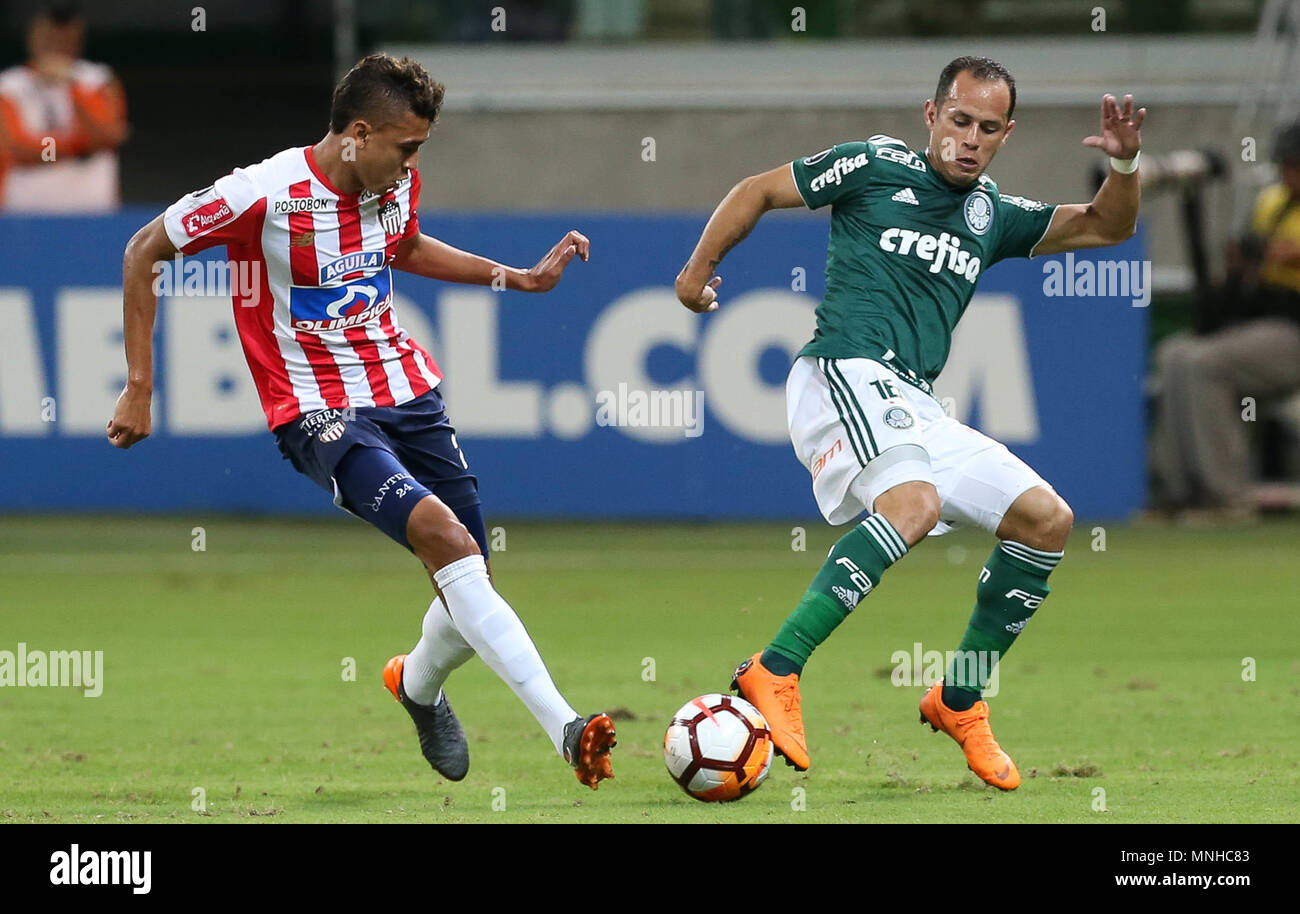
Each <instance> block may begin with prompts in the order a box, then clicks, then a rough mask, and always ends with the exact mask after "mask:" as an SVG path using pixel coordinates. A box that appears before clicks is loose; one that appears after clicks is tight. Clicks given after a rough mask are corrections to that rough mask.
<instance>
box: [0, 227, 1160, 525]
mask: <svg viewBox="0 0 1300 914" xmlns="http://www.w3.org/2000/svg"><path fill="white" fill-rule="evenodd" d="M156 212H157V211H156V210H149V209H144V208H133V209H127V210H125V211H123V212H121V213H119V214H116V215H113V216H103V217H40V218H36V217H33V218H19V217H7V218H3V219H0V252H2V253H0V258H3V260H2V262H3V279H2V280H0V321H2V322H3V326H4V327H5V328H6V329H5V341H4V346H3V350H0V466H2V467H3V474H2V475H0V510H3V511H10V512H13V511H78V510H91V511H102V510H123V511H143V512H154V511H179V510H208V511H228V512H252V513H277V514H278V513H295V514H296V513H326V512H330V511H334V510H336V509H334V508H333V507H332V505H331V504H330V500H329V498H328V497H326V496H325V494H324V493H323V492H321V491H320V490H319V489H317V488H316V487H315V486H314V485H313V484H312V483H311V482H309V481H308V480H307V479H306V478H304V477H300V476H298V475H297V474H296V473H294V471H293V470H292V468H291V467H290V466H289V464H288V463H287V462H285V461H283V460H282V459H281V458H280V455H279V452H278V451H277V449H276V446H275V442H274V439H273V437H272V436H271V435H270V434H269V433H268V432H267V429H266V426H265V421H264V418H263V414H262V411H261V408H260V407H259V404H258V400H257V396H256V392H255V390H254V388H253V384H252V380H251V377H250V376H249V373H248V369H247V367H246V365H245V363H244V358H243V352H242V350H241V348H240V345H239V340H238V338H237V336H236V335H235V332H234V322H233V319H232V316H231V304H230V301H229V297H228V296H227V297H224V298H223V297H222V296H221V295H212V294H209V295H194V294H184V293H185V289H184V288H181V289H177V290H173V291H175V292H178V293H181V294H174V295H170V296H164V297H163V298H162V299H161V300H160V302H159V312H158V331H157V335H156V338H155V352H156V363H155V403H154V431H153V434H152V436H151V437H150V438H148V439H147V440H145V441H144V442H141V443H140V444H138V445H136V446H135V447H134V448H132V449H130V450H128V451H121V450H118V449H116V448H113V447H112V446H110V445H109V444H108V443H107V441H106V439H105V437H104V428H105V426H106V424H107V421H108V419H109V417H110V416H111V415H112V411H113V405H114V402H115V400H116V398H117V395H118V393H119V392H120V391H121V388H122V383H123V380H124V378H125V362H124V357H123V353H122V329H121V322H122V311H121V263H122V251H123V248H124V247H125V245H126V242H127V240H128V239H129V238H130V236H131V234H132V233H133V232H134V231H135V230H136V229H137V228H138V227H139V226H140V225H142V224H144V223H145V222H147V221H148V220H149V219H150V218H152V217H153V216H154V215H155V214H156ZM703 222H704V216H703V215H698V216H638V215H607V214H600V215H596V214H546V215H526V216H518V215H510V216H505V215H500V216H498V215H473V216H469V215H465V216H460V215H444V214H438V213H430V214H428V215H425V216H424V217H423V218H422V225H423V228H424V230H425V231H426V232H428V233H429V234H432V235H435V236H437V237H439V238H442V239H443V240H445V241H447V242H448V243H450V244H453V245H456V246H457V247H461V248H464V249H467V250H472V251H475V252H478V253H482V254H485V255H487V256H490V257H492V258H493V259H496V260H499V261H501V262H504V263H510V264H513V265H517V266H527V265H531V264H533V263H534V262H536V261H537V260H538V259H539V258H540V257H541V255H542V254H543V253H545V252H546V251H547V250H548V249H549V248H550V246H551V245H552V244H554V243H555V242H556V241H557V240H559V238H560V237H561V236H562V235H563V233H564V232H565V231H567V230H568V229H570V228H576V229H578V230H580V231H582V232H584V233H585V234H586V235H587V236H588V237H590V238H591V241H592V252H591V260H590V262H589V263H580V262H576V261H575V262H574V263H573V264H572V265H570V267H569V268H568V270H567V272H566V273H565V275H564V278H563V281H562V282H561V283H560V285H559V286H558V287H557V288H556V289H555V290H553V291H552V292H550V293H548V294H545V295H527V294H524V293H518V292H494V291H492V290H491V289H488V288H483V287H465V286H453V285H448V284H445V283H438V282H433V281H430V280H426V279H422V278H419V277H415V276H411V275H409V274H406V273H400V272H395V273H393V285H394V290H395V308H396V313H397V317H398V320H399V321H400V322H401V323H402V324H403V325H404V326H405V327H406V329H407V330H408V331H409V332H410V333H411V335H412V336H413V337H414V338H415V339H416V340H418V341H419V342H421V343H422V344H423V345H424V346H425V347H426V348H427V349H429V350H430V351H431V352H432V353H433V354H434V356H435V358H436V359H437V360H438V362H439V365H440V366H441V367H442V369H443V371H444V372H445V374H446V379H445V381H444V382H443V392H444V396H445V397H446V399H447V402H448V414H449V416H450V418H451V421H452V423H453V424H454V425H455V426H457V428H458V429H459V431H460V436H459V437H460V441H461V444H462V446H463V448H464V450H465V453H466V455H467V457H468V459H469V461H470V465H471V468H472V469H473V470H474V471H475V472H476V474H477V475H478V477H479V483H480V490H481V493H482V497H483V501H484V505H485V509H486V510H487V512H488V513H489V515H490V516H491V515H511V516H539V517H542V516H544V517H575V518H597V517H624V518H628V517H665V518H669V517H672V518H808V519H811V518H813V517H815V516H816V506H815V504H814V502H813V499H812V493H811V486H810V484H809V479H808V474H807V471H805V470H804V469H803V468H802V467H801V466H800V464H799V463H798V462H797V460H796V459H795V456H794V452H793V449H792V448H791V446H790V443H789V440H788V438H787V436H786V427H785V422H786V420H785V397H784V381H785V375H786V372H787V371H788V368H789V365H790V361H791V358H792V356H793V353H794V352H795V351H796V350H797V349H798V348H799V347H800V346H802V345H803V343H805V342H806V341H807V340H808V339H809V338H810V337H811V334H812V329H813V309H814V307H815V306H816V303H817V301H818V300H819V299H820V295H821V291H822V284H823V276H822V270H823V266H824V263H825V250H826V237H827V220H826V219H825V217H824V216H820V215H813V214H805V213H773V214H770V215H769V216H767V217H765V218H764V220H763V221H762V223H761V224H760V225H759V226H758V227H757V228H756V229H755V231H754V232H753V234H752V235H751V236H750V237H749V238H748V239H747V240H746V241H745V242H744V243H743V244H741V245H740V246H738V247H737V248H736V249H735V250H734V251H732V252H731V253H730V254H729V255H728V257H727V260H726V262H725V263H724V264H723V268H722V271H721V272H722V275H723V277H724V283H723V286H722V288H721V290H720V292H721V302H722V307H721V308H720V309H719V310H718V311H716V312H714V313H712V314H708V315H696V314H693V313H691V312H689V311H687V310H686V309H685V308H683V307H682V306H681V305H680V304H678V302H677V300H676V298H675V296H674V293H673V279H674V277H675V275H676V273H677V271H678V269H679V268H680V267H681V265H682V263H683V262H684V261H685V259H686V257H687V255H688V254H689V252H690V250H691V248H692V246H693V245H694V243H695V240H696V238H697V237H698V235H699V232H700V230H701V228H702V226H703ZM223 252H224V249H221V248H218V249H216V250H215V251H213V252H207V253H205V255H203V256H201V257H199V258H195V260H197V261H200V263H201V264H206V263H208V262H217V261H219V260H220V255H221V254H223ZM1097 258H1104V259H1105V260H1106V261H1107V263H1108V264H1109V266H1110V268H1111V269H1112V271H1113V268H1114V267H1115V265H1116V264H1120V265H1122V266H1124V267H1125V268H1127V267H1128V266H1129V264H1130V263H1134V264H1135V265H1141V264H1144V263H1145V261H1144V255H1143V245H1142V241H1141V236H1140V235H1139V236H1138V237H1136V238H1134V239H1132V240H1130V241H1128V242H1126V243H1125V244H1124V245H1121V246H1118V247H1114V248H1107V249H1104V250H1102V251H1095V252H1086V253H1077V254H1075V255H1072V256H1070V259H1069V260H1068V261H1067V260H1066V259H1065V258H1062V257H1056V258H1038V259H1035V260H1033V261H1026V260H1015V261H1007V262H1004V263H1001V264H998V265H996V266H994V267H992V268H990V269H988V270H987V271H986V272H985V273H984V275H982V276H981V277H980V280H979V294H978V295H977V296H976V299H975V301H974V302H973V303H972V305H971V307H970V309H969V310H968V312H967V314H966V316H965V318H964V319H963V321H962V322H961V324H960V325H959V326H958V328H957V334H956V336H955V338H954V346H953V352H952V356H951V359H950V361H949V364H948V367H947V368H946V369H945V371H944V373H943V375H942V376H941V377H940V379H939V384H938V385H937V395H938V396H939V398H940V399H941V400H942V401H944V402H945V405H946V407H947V408H949V409H950V411H951V412H952V414H953V415H955V416H956V417H957V418H958V419H960V420H961V421H963V422H967V423H969V424H972V425H974V426H976V427H978V428H980V429H981V430H983V431H984V432H986V433H987V434H989V435H991V436H993V437H994V438H997V439H998V440H1000V441H1002V442H1004V443H1005V444H1007V446H1008V447H1010V448H1011V449H1012V451H1014V452H1015V453H1016V454H1018V455H1019V456H1020V457H1021V458H1023V459H1024V460H1026V461H1027V462H1028V463H1029V464H1030V465H1031V466H1033V467H1034V468H1035V469H1036V470H1037V471H1038V472H1039V473H1040V474H1041V475H1043V476H1044V478H1046V479H1047V480H1048V481H1050V482H1051V483H1052V484H1053V485H1054V486H1055V487H1056V488H1057V489H1058V491H1060V492H1061V494H1062V495H1063V496H1064V497H1065V498H1066V499H1067V500H1068V501H1069V502H1070V503H1071V504H1072V505H1073V507H1074V509H1075V512H1076V514H1077V515H1078V516H1079V517H1081V518H1090V519H1104V518H1119V517H1122V516H1125V515H1127V514H1129V513H1130V512H1132V511H1134V510H1135V509H1137V508H1138V507H1139V506H1140V504H1141V501H1142V497H1143V466H1144V458H1143V441H1144V430H1143V409H1142V394H1141V390H1142V373H1143V365H1144V352H1145V340H1146V309H1145V308H1144V307H1142V305H1143V304H1144V302H1143V301H1140V300H1137V296H1136V295H1135V294H1134V291H1133V288H1132V284H1128V285H1125V284H1122V283H1121V284H1119V285H1116V286H1114V287H1113V288H1106V289H1102V290H1100V291H1106V292H1110V293H1115V294H1104V295H1103V294H1098V291H1099V290H1098V288H1097V283H1095V282H1094V283H1093V284H1091V285H1088V286H1085V285H1084V284H1083V283H1082V282H1079V281H1076V280H1078V279H1079V277H1082V276H1083V275H1084V274H1086V273H1090V271H1092V270H1093V268H1094V267H1097V269H1098V270H1100V269H1101V268H1100V266H1099V265H1098V264H1097V263H1096V260H1097ZM190 268H193V269H194V270H195V272H196V274H197V272H199V270H200V266H199V265H197V264H189V265H187V267H186V269H190ZM1094 275H1100V273H1099V272H1098V273H1096V274H1094ZM1147 275H1148V276H1149V265H1148V266H1147ZM208 277H209V279H210V278H211V271H209V274H208ZM1112 278H1113V276H1112ZM1062 280H1064V282H1063V283H1062ZM1103 285H1105V284H1103ZM196 288H198V289H199V290H200V291H211V289H212V286H211V283H210V282H209V283H205V284H203V285H201V286H196ZM1146 291H1147V292H1148V293H1149V283H1148V285H1147V287H1146ZM1119 293H1123V294H1119Z"/></svg>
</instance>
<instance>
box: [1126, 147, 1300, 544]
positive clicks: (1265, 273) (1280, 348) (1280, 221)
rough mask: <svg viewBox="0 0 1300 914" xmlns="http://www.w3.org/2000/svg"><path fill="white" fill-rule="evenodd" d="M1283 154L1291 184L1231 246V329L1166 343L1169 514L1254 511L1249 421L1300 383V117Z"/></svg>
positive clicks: (1155, 446) (1224, 515) (1160, 433)
mask: <svg viewBox="0 0 1300 914" xmlns="http://www.w3.org/2000/svg"><path fill="white" fill-rule="evenodd" d="M1274 158H1275V159H1276V160H1277V163H1278V166H1279V169H1280V171H1281V181H1280V182H1279V183H1277V184H1274V185H1271V186H1269V187H1266V188H1264V189H1263V190H1262V191H1261V192H1260V194H1259V196H1258V198H1257V199H1256V201H1255V209H1254V215H1253V217H1252V220H1251V226H1250V231H1249V232H1248V233H1247V234H1246V235H1245V237H1243V238H1242V239H1241V241H1239V242H1237V243H1235V244H1232V245H1230V246H1229V251H1228V262H1229V283H1228V289H1227V295H1228V297H1229V298H1230V301H1229V302H1228V309H1227V315H1226V316H1227V324H1226V326H1224V327H1222V328H1221V329H1217V330H1215V331H1214V332H1212V333H1208V334H1203V335H1196V334H1193V333H1179V334H1175V335H1174V336H1172V337H1170V338H1169V339H1167V340H1165V341H1164V342H1162V343H1161V344H1160V346H1159V347H1158V348H1157V349H1156V355H1155V378H1154V382H1155V383H1154V389H1155V394H1156V397H1157V403H1156V416H1155V422H1154V425H1153V427H1152V434H1151V442H1150V448H1151V452H1150V458H1151V471H1152V502H1153V506H1154V507H1155V508H1156V509H1157V511H1160V512H1186V511H1189V510H1190V511H1191V512H1192V514H1193V515H1201V514H1204V515H1209V516H1210V517H1211V518H1218V519H1248V518H1250V517H1252V516H1254V514H1255V513H1257V511H1258V507H1257V505H1256V504H1255V503H1254V502H1253V500H1252V499H1251V497H1250V488H1251V484H1252V480H1251V475H1252V460H1251V449H1250V436H1249V430H1250V428H1251V426H1250V425H1249V424H1248V422H1249V420H1251V419H1254V418H1256V417H1257V416H1259V415H1262V414H1261V413H1259V412H1258V410H1261V409H1265V408H1266V407H1267V406H1268V405H1270V402H1271V401H1276V400H1277V399H1278V398H1281V397H1285V396H1287V395H1289V394H1293V393H1295V392H1296V391H1298V390H1300V122H1297V123H1295V124H1292V125H1291V126H1289V127H1287V128H1285V129H1283V130H1282V131H1281V132H1280V133H1279V134H1278V138H1277V142H1276V144H1275V150H1274ZM1246 397H1250V398H1251V400H1250V401H1247V403H1246V404H1245V405H1243V402H1242V401H1243V399H1244V398H1246Z"/></svg>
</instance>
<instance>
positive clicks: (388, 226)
mask: <svg viewBox="0 0 1300 914" xmlns="http://www.w3.org/2000/svg"><path fill="white" fill-rule="evenodd" d="M379 222H380V224H381V225H383V227H384V232H386V233H387V234H389V235H400V234H401V233H402V208H401V207H400V206H398V205H397V201H396V200H394V199H392V198H389V199H388V200H386V201H384V205H383V206H381V207H379Z"/></svg>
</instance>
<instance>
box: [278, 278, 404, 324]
mask: <svg viewBox="0 0 1300 914" xmlns="http://www.w3.org/2000/svg"><path fill="white" fill-rule="evenodd" d="M392 304H393V276H392V271H391V270H388V269H387V268H385V269H383V270H381V271H380V272H378V273H376V274H375V275H374V276H368V277H366V278H365V279H356V280H353V281H352V282H350V283H347V284H345V285H341V286H334V287H333V288H330V289H321V288H317V287H315V286H290V287H289V321H290V323H291V324H292V325H293V329H294V330H304V331H306V332H308V333H328V332H329V331H331V330H346V329H347V328H349V327H360V326H361V325H362V324H367V323H369V322H370V321H372V320H374V319H375V318H377V317H379V316H380V315H381V314H383V313H384V312H385V311H387V310H388V309H389V308H390V307H392Z"/></svg>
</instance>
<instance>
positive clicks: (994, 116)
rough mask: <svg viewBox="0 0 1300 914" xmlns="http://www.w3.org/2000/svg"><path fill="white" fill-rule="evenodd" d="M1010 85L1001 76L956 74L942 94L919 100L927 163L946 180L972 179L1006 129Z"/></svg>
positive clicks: (999, 144)
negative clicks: (927, 131) (944, 95)
mask: <svg viewBox="0 0 1300 914" xmlns="http://www.w3.org/2000/svg"><path fill="white" fill-rule="evenodd" d="M1010 107H1011V89H1010V87H1009V86H1008V85H1007V84H1006V82H1005V81H1003V80H1000V79H996V80H984V79H975V78H974V77H973V76H971V75H970V73H969V72H962V73H958V74H957V78H956V79H954V80H953V82H952V89H951V90H950V91H949V92H948V97H947V98H945V99H943V100H941V101H938V102H935V101H927V102H926V103H925V125H926V127H928V128H929V129H930V145H929V148H928V149H927V150H926V152H927V153H928V157H929V159H930V164H931V166H932V167H933V168H934V169H935V171H937V172H939V174H940V175H942V176H943V178H945V179H946V180H947V181H948V182H949V183H951V184H956V185H958V186H964V185H967V184H974V183H975V182H976V181H978V180H979V176H980V175H982V174H983V173H984V170H985V169H986V168H988V167H989V163H990V162H992V161H993V156H995V155H996V154H997V151H998V150H999V149H1001V148H1002V144H1003V143H1005V142H1006V141H1007V137H1008V136H1010V135H1011V131H1012V129H1013V128H1014V127H1015V125H1016V122H1015V121H1012V120H1008V119H1007V110H1008V109H1009V108H1010Z"/></svg>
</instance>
